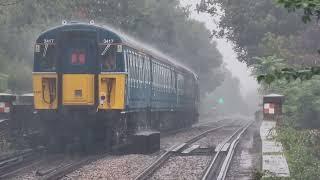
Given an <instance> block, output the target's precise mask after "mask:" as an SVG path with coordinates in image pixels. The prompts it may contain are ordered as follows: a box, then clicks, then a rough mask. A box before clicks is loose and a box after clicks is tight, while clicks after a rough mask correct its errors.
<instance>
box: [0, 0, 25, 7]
mask: <svg viewBox="0 0 320 180" xmlns="http://www.w3.org/2000/svg"><path fill="white" fill-rule="evenodd" d="M23 1H24V0H16V1H12V2H10V1H0V6H11V5H15V4H18V3H21V2H23Z"/></svg>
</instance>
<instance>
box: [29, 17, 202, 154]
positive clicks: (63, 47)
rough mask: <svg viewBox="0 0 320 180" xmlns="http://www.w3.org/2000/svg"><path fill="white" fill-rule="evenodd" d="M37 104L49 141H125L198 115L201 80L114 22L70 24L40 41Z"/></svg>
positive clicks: (35, 74)
mask: <svg viewBox="0 0 320 180" xmlns="http://www.w3.org/2000/svg"><path fill="white" fill-rule="evenodd" d="M33 93H34V109H35V111H36V112H37V115H38V116H39V117H40V120H41V122H42V124H43V126H44V131H43V132H44V135H45V137H46V138H47V139H46V141H47V145H49V146H50V145H52V147H59V148H63V147H64V146H65V145H66V144H69V143H71V142H72V143H75V144H77V143H80V144H81V146H82V147H84V148H89V147H91V146H92V145H93V143H94V144H99V143H101V144H102V145H103V146H105V147H111V146H112V145H115V144H121V143H123V142H125V141H127V140H128V139H129V138H128V137H130V136H131V135H132V134H134V133H136V132H138V131H141V130H144V129H154V130H160V131H163V130H169V129H176V128H181V127H186V126H190V125H192V124H193V123H194V122H196V121H197V120H198V105H199V87H198V77H197V76H196V74H195V73H194V72H193V71H191V70H190V69H188V68H186V67H184V66H182V65H179V64H178V63H177V62H176V61H175V60H173V59H171V58H169V57H167V56H165V55H163V54H162V53H159V52H158V51H156V50H152V49H150V48H147V47H145V46H144V45H143V44H142V43H136V42H135V41H133V40H131V38H129V37H128V36H126V35H124V34H122V33H117V32H116V31H114V30H111V29H110V28H108V27H104V26H98V25H94V24H91V23H90V24H85V23H70V24H63V25H61V26H58V27H55V28H53V29H50V30H48V31H46V32H44V33H42V34H41V35H40V36H39V37H38V39H37V40H36V43H35V49H34V72H33Z"/></svg>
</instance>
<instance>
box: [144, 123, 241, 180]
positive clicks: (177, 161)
mask: <svg viewBox="0 0 320 180" xmlns="http://www.w3.org/2000/svg"><path fill="white" fill-rule="evenodd" d="M238 128H239V126H233V127H225V128H222V129H219V130H217V131H215V132H212V133H209V134H208V135H207V136H206V137H204V138H202V139H200V140H199V141H197V142H195V143H193V144H198V145H200V147H203V148H206V147H216V146H217V145H218V144H220V143H222V142H223V141H225V139H226V138H228V137H229V136H230V135H232V134H233V133H234V132H235V131H236V130H237V129H238ZM211 158H212V157H211V156H199V155H190V156H174V157H172V158H171V159H169V161H167V162H166V163H165V164H164V165H163V166H162V167H161V168H160V169H159V170H157V171H156V172H155V173H154V174H153V175H152V177H151V178H150V179H170V180H171V179H172V180H173V179H178V180H180V179H181V180H182V179H200V178H201V177H202V175H203V173H204V171H205V169H206V167H207V166H208V165H209V162H210V160H211Z"/></svg>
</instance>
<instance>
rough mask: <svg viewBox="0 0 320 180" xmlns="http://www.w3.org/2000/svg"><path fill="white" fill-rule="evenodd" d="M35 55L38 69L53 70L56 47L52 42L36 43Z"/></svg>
mask: <svg viewBox="0 0 320 180" xmlns="http://www.w3.org/2000/svg"><path fill="white" fill-rule="evenodd" d="M36 49H39V50H36V52H39V53H37V55H36V57H37V58H38V59H39V70H40V71H55V70H56V65H57V64H56V56H55V54H56V48H55V45H53V44H44V45H40V44H36Z"/></svg>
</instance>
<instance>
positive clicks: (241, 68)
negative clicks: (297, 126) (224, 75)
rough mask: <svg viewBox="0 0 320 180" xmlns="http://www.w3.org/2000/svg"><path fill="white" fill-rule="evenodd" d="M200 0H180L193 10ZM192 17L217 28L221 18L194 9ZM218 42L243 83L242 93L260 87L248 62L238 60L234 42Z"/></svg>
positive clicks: (234, 72) (225, 61) (183, 4)
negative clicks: (233, 46)
mask: <svg viewBox="0 0 320 180" xmlns="http://www.w3.org/2000/svg"><path fill="white" fill-rule="evenodd" d="M199 1H200V0H180V2H181V5H182V6H186V5H192V8H191V9H192V10H194V9H195V5H196V3H197V2H199ZM191 18H194V19H196V20H199V21H202V22H204V23H205V24H206V26H207V28H208V29H210V30H212V29H217V27H216V25H215V22H214V21H218V20H219V19H213V18H212V17H211V16H210V15H208V14H204V13H199V14H198V13H197V12H196V11H192V14H191ZM216 41H217V43H218V49H219V51H220V52H221V54H222V55H223V61H224V63H225V64H226V67H227V68H228V69H229V70H230V71H231V72H232V74H233V76H235V77H238V78H239V80H240V83H241V93H242V94H243V95H246V94H247V93H248V92H252V91H255V90H256V89H257V87H258V84H257V82H256V81H255V79H254V78H253V77H252V76H250V74H251V72H250V70H249V69H248V68H247V66H246V64H244V63H241V62H239V61H238V60H237V57H236V54H235V52H234V51H233V49H232V44H231V43H230V42H227V41H226V39H216Z"/></svg>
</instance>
